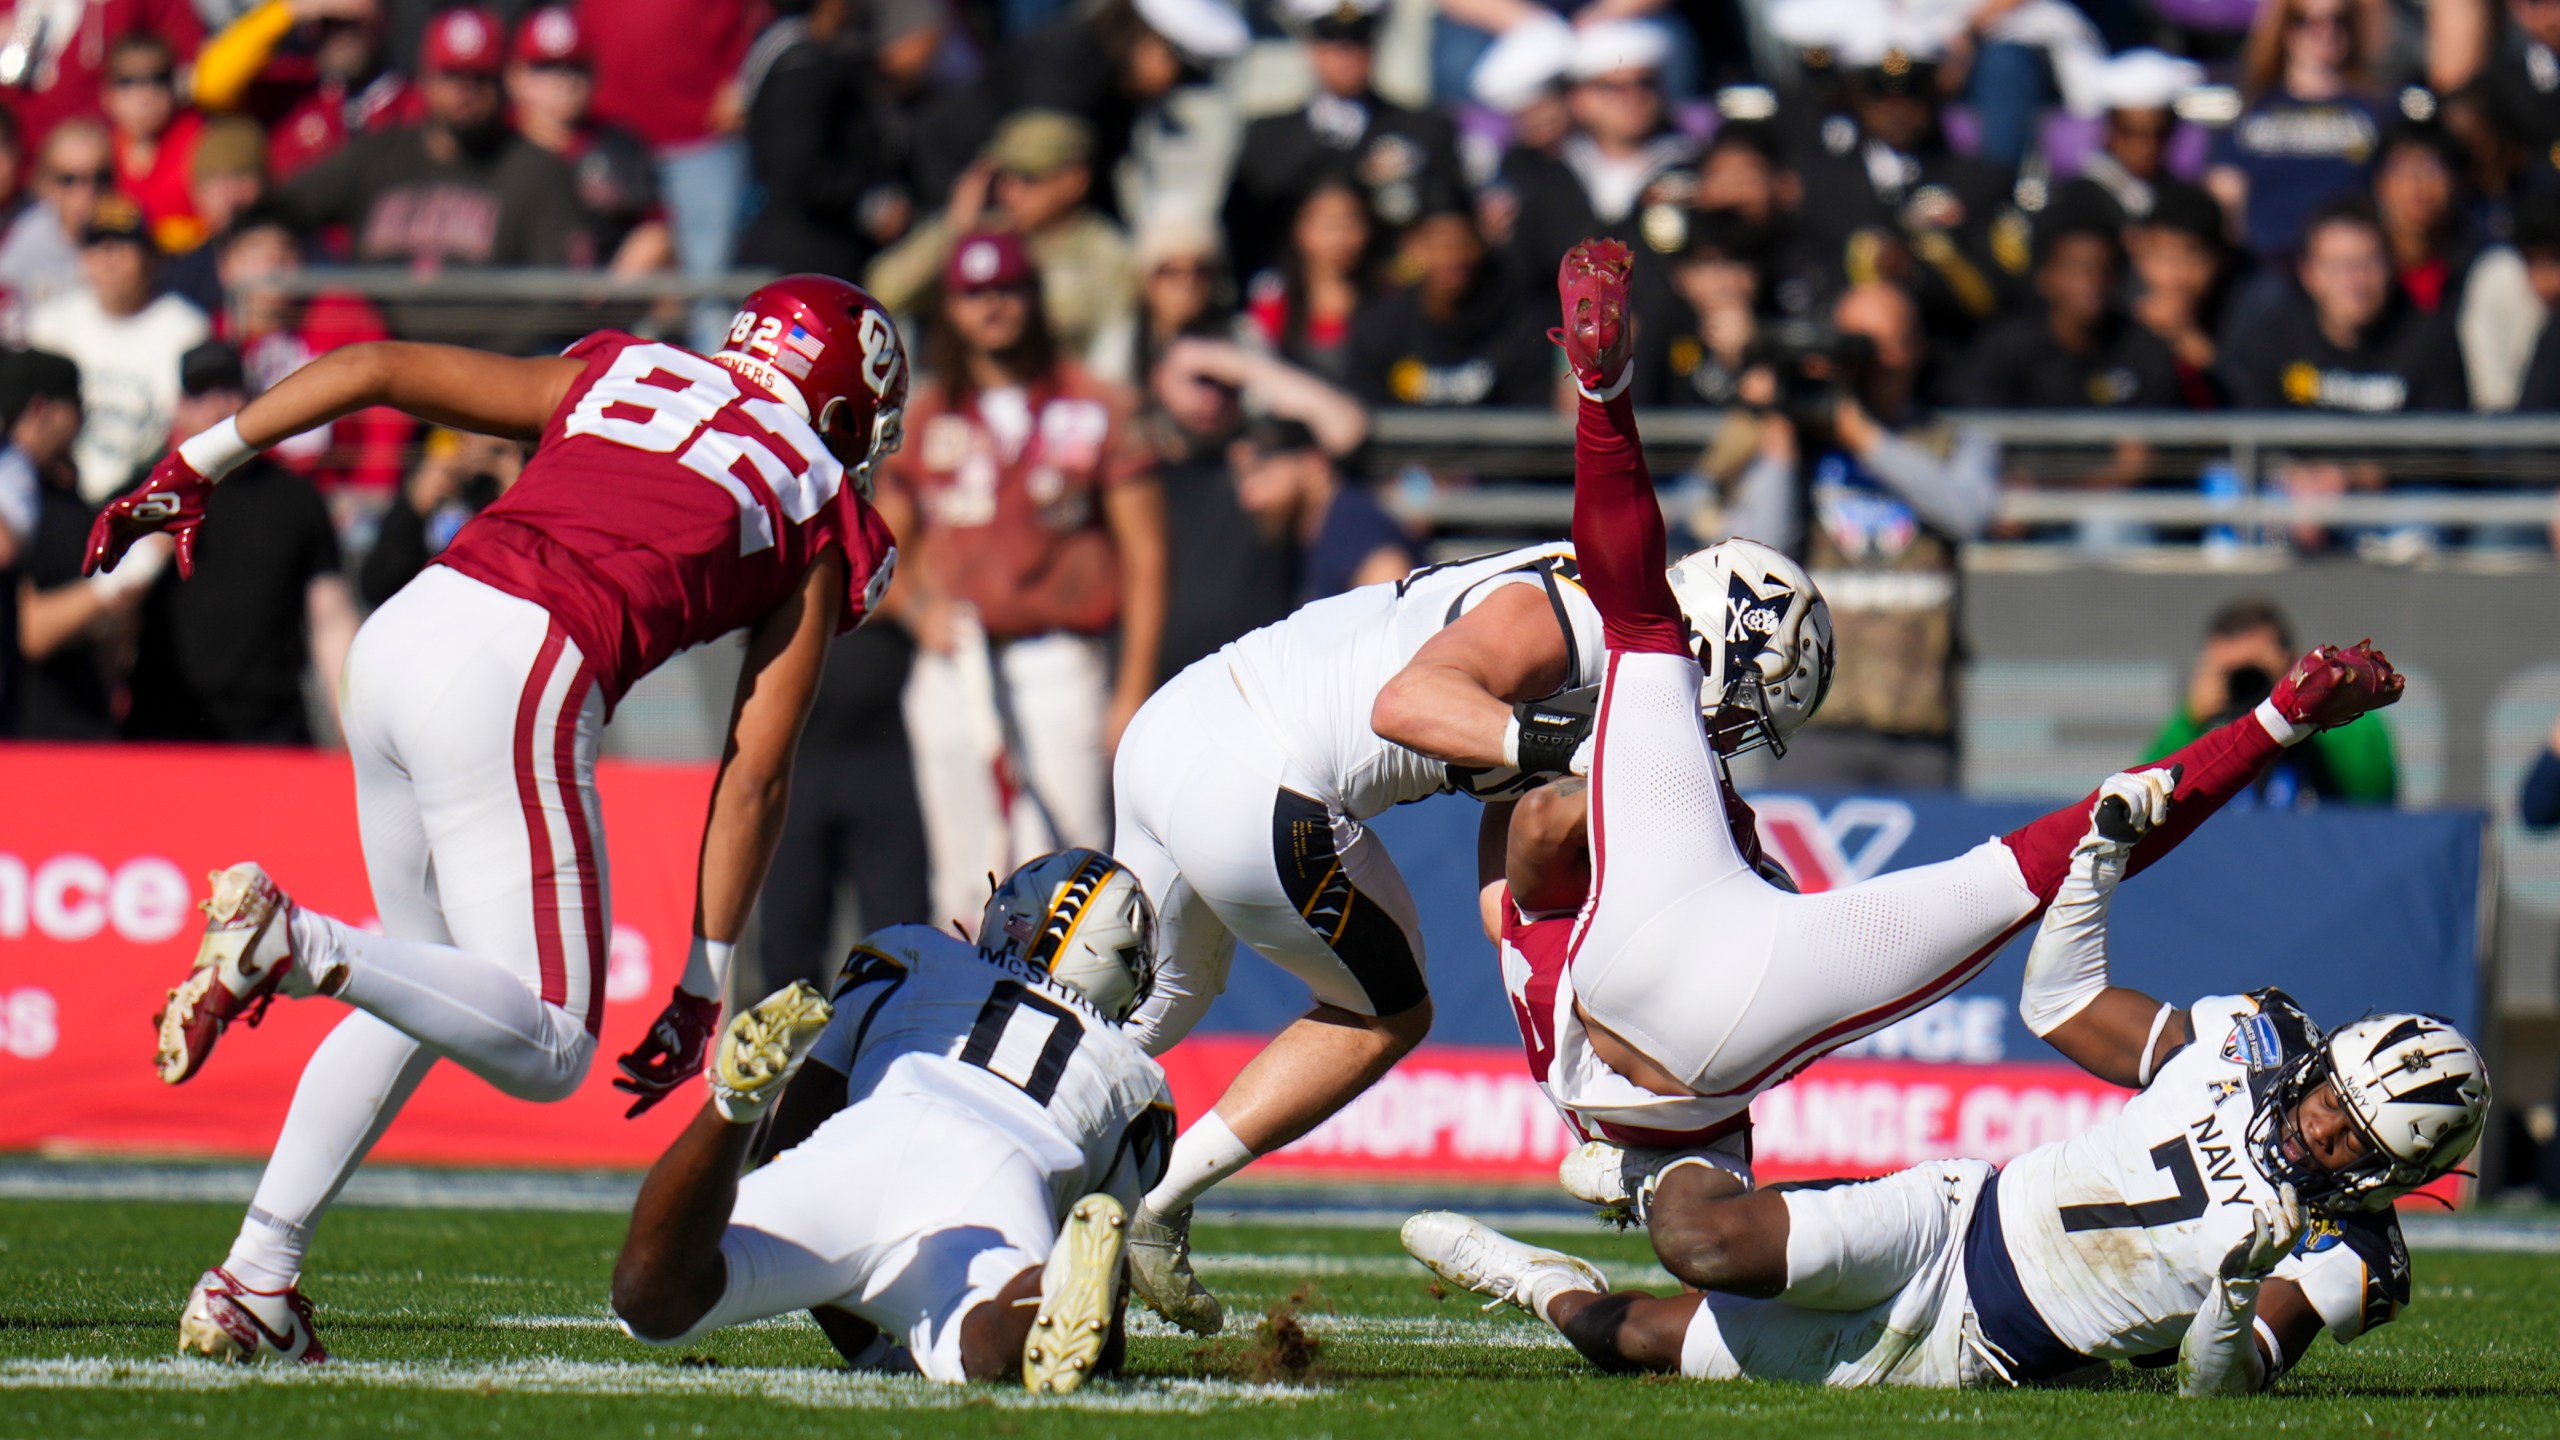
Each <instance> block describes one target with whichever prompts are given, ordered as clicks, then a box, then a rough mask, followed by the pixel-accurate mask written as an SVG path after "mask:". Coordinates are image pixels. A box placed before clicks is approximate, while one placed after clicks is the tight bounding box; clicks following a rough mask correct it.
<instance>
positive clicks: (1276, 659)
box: [1224, 542, 1608, 820]
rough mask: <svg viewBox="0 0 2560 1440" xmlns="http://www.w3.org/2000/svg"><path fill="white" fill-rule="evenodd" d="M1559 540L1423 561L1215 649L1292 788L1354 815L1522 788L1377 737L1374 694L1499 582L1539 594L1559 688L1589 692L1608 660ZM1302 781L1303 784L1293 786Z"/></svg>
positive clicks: (1504, 773) (1506, 777) (1502, 774)
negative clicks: (1561, 676)
mask: <svg viewBox="0 0 2560 1440" xmlns="http://www.w3.org/2000/svg"><path fill="white" fill-rule="evenodd" d="M1579 575H1580V571H1579V570H1578V569H1577V568H1576V566H1575V564H1574V558H1573V547H1572V546H1571V545H1568V544H1564V543H1562V542H1558V543H1555V544H1549V545H1530V546H1525V547H1523V548H1521V549H1518V550H1505V551H1503V552H1501V553H1499V554H1494V555H1485V556H1479V557H1477V558H1475V559H1472V560H1455V561H1451V562H1449V563H1447V564H1443V565H1429V566H1425V567H1423V568H1422V569H1420V570H1416V571H1414V572H1413V573H1412V574H1410V575H1407V576H1406V577H1405V578H1403V579H1402V580H1399V581H1397V582H1395V583H1394V584H1392V585H1385V584H1380V585H1364V586H1362V587H1360V588H1359V589H1357V590H1350V591H1345V592H1344V593H1342V594H1340V595H1335V596H1332V597H1330V598H1328V599H1324V600H1318V601H1316V602H1315V603H1314V604H1312V605H1308V606H1306V607H1305V608H1304V609H1301V610H1299V611H1298V612H1297V613H1296V614H1294V615H1291V616H1290V617H1289V618H1288V619H1286V620H1283V621H1281V622H1279V623H1278V624H1275V625H1266V626H1264V627H1263V628H1261V629H1259V630H1256V631H1254V632H1253V633H1251V634H1249V635H1247V636H1245V637H1244V638H1242V639H1240V640H1237V641H1235V642H1234V643H1233V644H1230V645H1229V646H1228V647H1227V648H1226V651H1225V652H1224V653H1225V655H1226V659H1227V664H1228V668H1229V670H1230V671H1231V672H1232V673H1233V674H1234V676H1235V683H1236V685H1237V686H1238V688H1240V689H1241V690H1243V692H1244V696H1245V699H1246V700H1247V701H1249V702H1251V704H1252V706H1253V708H1254V710H1255V711H1256V712H1257V713H1258V714H1260V715H1262V716H1263V717H1265V718H1266V719H1268V720H1269V722H1270V724H1269V727H1268V728H1269V729H1270V732H1271V734H1272V735H1273V737H1274V738H1276V739H1277V741H1278V742H1279V744H1280V746H1281V748H1282V749H1284V750H1285V751H1287V752H1288V756H1289V759H1290V761H1291V763H1292V765H1293V767H1294V768H1295V770H1296V771H1297V772H1298V778H1299V779H1300V780H1301V781H1303V782H1304V784H1303V785H1302V786H1298V787H1293V788H1301V789H1304V790H1305V793H1307V794H1310V795H1312V796H1314V797H1315V798H1316V799H1319V800H1323V801H1326V802H1328V803H1329V804H1331V805H1333V806H1334V807H1336V808H1338V809H1340V810H1341V811H1342V812H1343V813H1344V814H1346V815H1349V816H1351V817H1352V818H1354V819H1362V820H1365V819H1367V818H1368V817H1370V816H1372V815H1376V814H1378V813H1380V812H1381V811H1384V810H1387V809H1389V808H1391V807H1393V806H1397V805H1402V804H1405V803H1407V802H1409V801H1414V800H1422V799H1427V798H1429V797H1431V796H1433V795H1438V794H1441V793H1443V792H1446V791H1450V790H1460V791H1464V792H1466V793H1468V794H1472V795H1478V796H1495V795H1502V794H1508V793H1512V792H1513V791H1515V790H1517V789H1521V788H1525V787H1523V786H1521V785H1520V783H1519V776H1518V775H1517V773H1516V772H1513V771H1509V770H1496V771H1483V770H1470V769H1467V768H1464V767H1460V766H1452V765H1446V764H1443V763H1442V762H1440V761H1438V760H1434V759H1432V758H1431V757H1430V756H1427V755H1424V754H1422V753H1421V752H1419V751H1416V750H1410V749H1407V748H1405V747H1404V746H1402V745H1398V744H1396V743H1394V742H1393V741H1390V740H1384V739H1381V738H1379V735H1378V732H1377V731H1376V730H1375V729H1373V728H1371V725H1370V714H1371V712H1372V711H1373V710H1374V709H1375V708H1376V706H1377V703H1378V692H1379V691H1380V690H1382V689H1384V688H1386V684H1387V682H1388V681H1389V680H1392V679H1394V678H1395V676H1396V674H1397V673H1398V672H1399V671H1401V670H1403V669H1404V667H1405V666H1406V664H1407V663H1409V662H1410V661H1411V660H1412V659H1413V657H1414V653H1415V652H1416V651H1418V650H1420V649H1421V648H1422V647H1423V646H1424V645H1425V644H1426V643H1428V642H1429V641H1430V639H1431V637H1432V636H1434V635H1437V634H1439V633H1440V632H1441V630H1443V629H1445V628H1446V627H1447V626H1448V625H1449V623H1450V622H1452V621H1454V620H1456V619H1457V618H1458V617H1459V616H1461V615H1464V614H1466V613H1467V612H1468V611H1470V610H1473V609H1474V608H1475V607H1476V606H1478V605H1481V604H1483V603H1484V601H1485V600H1486V598H1487V597H1489V596H1491V595H1492V594H1493V593H1494V592H1495V591H1497V590H1499V589H1501V588H1502V587H1504V586H1506V585H1535V586H1538V587H1539V588H1541V589H1543V590H1544V591H1545V592H1546V596H1547V602H1548V604H1549V605H1550V606H1552V607H1553V609H1554V611H1555V616H1556V623H1557V624H1558V625H1559V626H1560V627H1562V629H1563V631H1564V640H1565V654H1566V664H1565V670H1566V678H1565V682H1564V685H1563V686H1562V687H1561V688H1563V689H1566V690H1574V689H1580V688H1582V687H1583V686H1586V685H1597V684H1599V683H1600V678H1601V676H1602V675H1603V674H1604V673H1605V671H1606V668H1607V662H1608V657H1607V654H1606V653H1605V650H1604V647H1603V645H1602V641H1601V635H1600V612H1599V610H1597V609H1596V608H1594V607H1593V605H1592V603H1591V597H1590V596H1588V595H1586V594H1584V593H1583V589H1582V583H1581V580H1580V579H1579ZM1307 786H1312V787H1314V788H1311V789H1309V788H1305V787H1307Z"/></svg>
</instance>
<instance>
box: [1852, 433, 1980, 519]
mask: <svg viewBox="0 0 2560 1440" xmlns="http://www.w3.org/2000/svg"><path fill="white" fill-rule="evenodd" d="M1858 460H1859V462H1860V463H1861V464H1863V465H1865V466H1866V467H1867V469H1868V470H1869V471H1871V472H1872V473H1873V474H1874V475H1875V476H1876V478H1877V479H1879V480H1882V481H1883V482H1884V483H1886V484H1887V485H1890V486H1892V487H1893V489H1894V493H1896V494H1898V495H1900V496H1901V497H1902V498H1903V499H1904V500H1905V501H1906V502H1908V503H1909V504H1910V506H1911V508H1912V509H1913V510H1914V511H1915V512H1917V513H1918V514H1919V516H1920V518H1921V519H1922V520H1924V521H1927V522H1928V523H1929V524H1930V525H1932V526H1934V527H1936V528H1937V529H1939V530H1942V531H1945V532H1946V533H1947V534H1949V535H1953V536H1955V537H1956V538H1957V539H1959V540H1970V539H1972V538H1973V537H1975V536H1976V535H1979V534H1981V533H1982V532H1983V530H1984V528H1985V527H1987V526H1988V525H1990V523H1991V514H1992V511H1993V509H1994V507H1996V506H1997V505H1998V504H1999V500H2000V442H1999V441H1997V440H1995V439H1993V438H1992V437H1991V432H1989V431H1987V430H1984V429H1981V428H1980V427H1978V426H1972V425H1967V426H1964V427H1962V428H1960V429H1958V430H1957V431H1956V443H1955V448H1954V449H1952V450H1950V451H1949V452H1948V453H1947V457H1946V458H1945V459H1944V460H1941V459H1939V458H1938V457H1937V456H1935V455H1932V454H1930V453H1929V451H1928V450H1926V449H1924V448H1923V447H1921V446H1919V445H1915V444H1913V443H1912V442H1910V441H1908V440H1905V439H1903V438H1902V437H1901V436H1900V435H1897V434H1895V433H1894V432H1892V431H1890V430H1887V431H1885V432H1884V433H1883V435H1882V436H1881V437H1880V438H1878V439H1877V441H1876V443H1875V444H1873V445H1871V446H1869V447H1867V453H1865V454H1864V455H1861V456H1859V457H1858Z"/></svg>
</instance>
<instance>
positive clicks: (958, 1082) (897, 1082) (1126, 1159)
mask: <svg viewBox="0 0 2560 1440" xmlns="http://www.w3.org/2000/svg"><path fill="white" fill-rule="evenodd" d="M833 999H834V1003H835V1019H834V1020H832V1021H831V1022H829V1024H828V1026H827V1029H826V1032H825V1033H824V1034H822V1035H820V1036H819V1037H818V1043H817V1044H816V1046H814V1047H813V1048H812V1049H811V1050H810V1052H809V1060H810V1062H811V1063H812V1064H818V1065H824V1066H826V1067H827V1068H828V1069H830V1070H834V1071H837V1072H839V1073H840V1074H842V1075H844V1076H845V1077H846V1090H847V1095H846V1099H847V1103H853V1102H858V1101H861V1100H864V1099H867V1098H870V1097H872V1096H874V1095H900V1094H903V1095H916V1096H920V1097H923V1098H925V1099H928V1100H938V1101H941V1102H943V1103H947V1104H954V1105H959V1106H961V1107H963V1108H965V1109H967V1110H968V1111H969V1112H970V1113H971V1114H972V1115H973V1116H974V1117H976V1118H977V1119H980V1120H982V1121H984V1122H986V1123H987V1124H989V1125H991V1126H994V1127H995V1128H997V1129H999V1130H1002V1131H1004V1132H1006V1133H1007V1134H1009V1135H1010V1136H1012V1137H1013V1138H1014V1139H1015V1140H1016V1141H1018V1142H1019V1143H1020V1144H1021V1145H1022V1147H1023V1148H1024V1149H1025V1150H1027V1151H1029V1152H1030V1153H1032V1154H1033V1155H1034V1156H1036V1157H1038V1159H1039V1160H1040V1162H1041V1164H1042V1166H1043V1168H1045V1169H1046V1170H1047V1171H1048V1172H1049V1175H1050V1177H1051V1182H1052V1186H1053V1188H1054V1189H1055V1190H1056V1192H1057V1195H1058V1201H1059V1204H1060V1205H1061V1206H1064V1205H1067V1204H1071V1203H1073V1201H1074V1200H1075V1199H1076V1198H1077V1197H1078V1196H1082V1195H1089V1194H1092V1193H1093V1192H1095V1191H1107V1192H1109V1193H1110V1194H1112V1195H1114V1196H1116V1197H1118V1198H1119V1199H1120V1200H1121V1201H1122V1202H1123V1203H1127V1204H1134V1203H1135V1202H1136V1200H1137V1197H1138V1196H1140V1195H1142V1194H1144V1193H1145V1192H1146V1191H1147V1190H1148V1189H1150V1188H1152V1187H1153V1186H1154V1185H1155V1184H1156V1182H1157V1181H1158V1180H1160V1179H1162V1178H1163V1176H1164V1167H1165V1162H1166V1160H1167V1158H1168V1156H1169V1153H1170V1151H1171V1148H1172V1144H1173V1134H1174V1115H1173V1094H1172V1092H1171V1091H1170V1090H1169V1089H1167V1088H1166V1085H1165V1078H1164V1070H1163V1068H1162V1067H1160V1066H1158V1065H1157V1064H1156V1062H1155V1061H1154V1060H1153V1059H1152V1058H1150V1057H1149V1056H1148V1055H1147V1053H1146V1052H1145V1051H1144V1050H1141V1049H1139V1048H1138V1044H1137V1042H1136V1041H1135V1040H1132V1039H1130V1038H1129V1036H1128V1035H1127V1034H1125V1033H1123V1032H1122V1030H1121V1028H1120V1027H1119V1026H1118V1025H1115V1024H1113V1023H1112V1022H1111V1021H1110V1020H1108V1019H1106V1018H1104V1017H1103V1015H1102V1014H1101V1012H1099V1011H1097V1010H1095V1009H1094V1008H1093V1006H1092V1005H1091V1004H1089V1003H1087V1002H1086V1000H1085V998H1084V997H1083V996H1082V995H1081V994H1079V993H1077V992H1076V991H1075V990H1074V989H1072V988H1070V987H1068V986H1066V985H1064V984H1061V983H1060V982H1058V981H1057V980H1055V979H1053V978H1051V977H1050V976H1049V974H1048V973H1047V972H1045V971H1043V970H1040V969H1039V968H1037V967H1035V966H1032V965H1030V964H1027V963H1025V962H1022V961H1019V960H1013V959H998V958H996V957H992V956H990V955H988V954H987V953H986V952H985V951H983V950H980V949H979V948H978V947H977V946H975V945H972V944H970V943H969V942H968V941H966V940H961V939H958V938H956V937H954V936H952V935H948V934H945V933H944V932H942V931H939V930H935V929H933V928H931V927H929V926H924V925H893V926H891V927H889V928H888V929H886V930H881V931H878V932H876V933H874V934H873V935H871V936H870V937H869V938H867V939H865V940H864V941H863V942H862V943H861V944H859V945H856V946H855V947H854V948H853V953H852V954H851V955H849V956H847V957H846V958H845V962H844V969H843V971H842V972H841V973H840V974H839V975H838V977H837V979H836V984H835V993H834V997H833Z"/></svg>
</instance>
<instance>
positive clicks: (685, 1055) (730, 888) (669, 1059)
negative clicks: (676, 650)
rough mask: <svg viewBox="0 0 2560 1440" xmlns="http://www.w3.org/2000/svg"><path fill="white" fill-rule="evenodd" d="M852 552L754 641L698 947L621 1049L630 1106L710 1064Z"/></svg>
mask: <svg viewBox="0 0 2560 1440" xmlns="http://www.w3.org/2000/svg"><path fill="white" fill-rule="evenodd" d="M844 567H845V560H844V556H843V555H842V554H840V553H838V552H836V551H833V550H830V551H828V552H826V553H825V554H823V555H821V556H820V557H819V558H818V562H817V563H816V564H814V565H811V566H810V567H809V573H808V574H807V575H805V576H803V577H802V579H801V582H800V589H799V591H798V592H797V593H796V594H794V595H793V596H792V597H791V598H790V599H789V600H787V601H785V602H783V604H782V605H781V606H780V607H778V608H777V609H775V610H774V612H773V613H772V614H770V615H767V616H766V617H765V618H764V619H763V620H762V621H760V622H759V623H758V624H757V625H756V627H755V629H754V631H753V632H751V633H750V634H749V636H748V638H747V658H746V664H745V665H744V666H743V667H742V668H741V669H740V670H739V672H738V691H737V698H736V699H735V700H733V701H732V702H731V705H730V710H729V739H728V744H727V745H726V746H725V747H724V748H723V749H722V751H721V755H720V773H719V774H718V776H717V777H715V778H714V779H713V780H712V782H711V813H710V815H709V817H708V818H707V819H705V820H704V822H703V826H702V856H701V863H700V868H699V872H698V874H699V880H698V886H697V889H696V890H695V893H694V906H693V934H694V941H693V949H692V953H691V955H689V956H688V957H687V960H686V967H685V976H684V978H683V979H682V980H680V981H679V982H677V988H676V993H675V994H674V995H672V996H670V997H669V998H668V1001H667V1007H666V1009H665V1011H664V1012H663V1013H662V1014H661V1015H660V1016H659V1018H658V1023H657V1024H656V1025H653V1026H651V1027H650V1031H649V1034H648V1036H647V1038H645V1039H644V1040H643V1041H642V1042H641V1043H640V1045H639V1046H638V1047H637V1048H635V1049H634V1050H632V1052H631V1053H630V1054H627V1055H625V1056H623V1057H622V1059H621V1061H620V1062H619V1063H620V1067H621V1070H622V1078H621V1079H618V1080H616V1081H614V1082H613V1083H614V1088H615V1089H617V1090H625V1091H629V1092H630V1093H631V1094H633V1095H635V1096H637V1097H638V1099H637V1100H636V1101H635V1102H634V1103H633V1104H632V1107H631V1109H630V1111H629V1112H628V1113H629V1114H631V1115H638V1114H640V1113H641V1112H642V1111H644V1110H647V1109H648V1108H649V1107H650V1106H652V1105H655V1104H656V1103H658V1101H660V1100H662V1099H664V1098H665V1097H666V1096H667V1095H668V1094H669V1093H670V1092H671V1091H673V1090H674V1089H675V1087H676V1086H678V1085H680V1084H683V1083H684V1082H685V1081H687V1080H689V1079H691V1078H692V1077H693V1076H695V1075H698V1074H700V1073H701V1072H702V1064H703V1059H704V1057H705V1055H706V1054H707V1053H708V1051H709V1048H710V1041H711V1035H712V1027H713V1025H714V1023H716V1021H717V1019H718V1016H719V1005H720V995H721V991H722V988H723V986H724V985H725V984H726V982H727V979H728V976H727V974H726V971H727V969H728V955H729V950H730V947H731V946H733V945H735V944H736V943H737V940H738V936H739V934H740V933H741V932H743V931H744V930H745V929H746V925H747V912H748V911H749V910H750V909H752V908H753V907H754V905H755V902H756V895H757V894H758V892H760V891H762V890H763V889H764V877H765V872H766V871H767V870H768V869H770V868H771V867H772V865H773V850H774V846H775V845H776V844H777V843H779V842H780V840H781V838H782V815H783V808H784V806H785V805H786V803H787V802H788V801H789V798H790V793H791V760H792V756H793V754H794V753H795V752H797V751H798V749H799V748H800V727H801V726H802V724H803V723H805V722H806V721H807V720H808V718H809V706H810V705H811V704H812V703H813V702H814V701H815V700H816V698H817V694H818V678H819V676H820V675H821V674H822V673H823V672H824V671H825V669H826V659H827V643H828V642H829V641H830V640H832V639H834V638H835V633H836V616H837V614H838V612H839V610H840V608H841V607H842V605H843V603H844V586H845V579H844Z"/></svg>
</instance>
